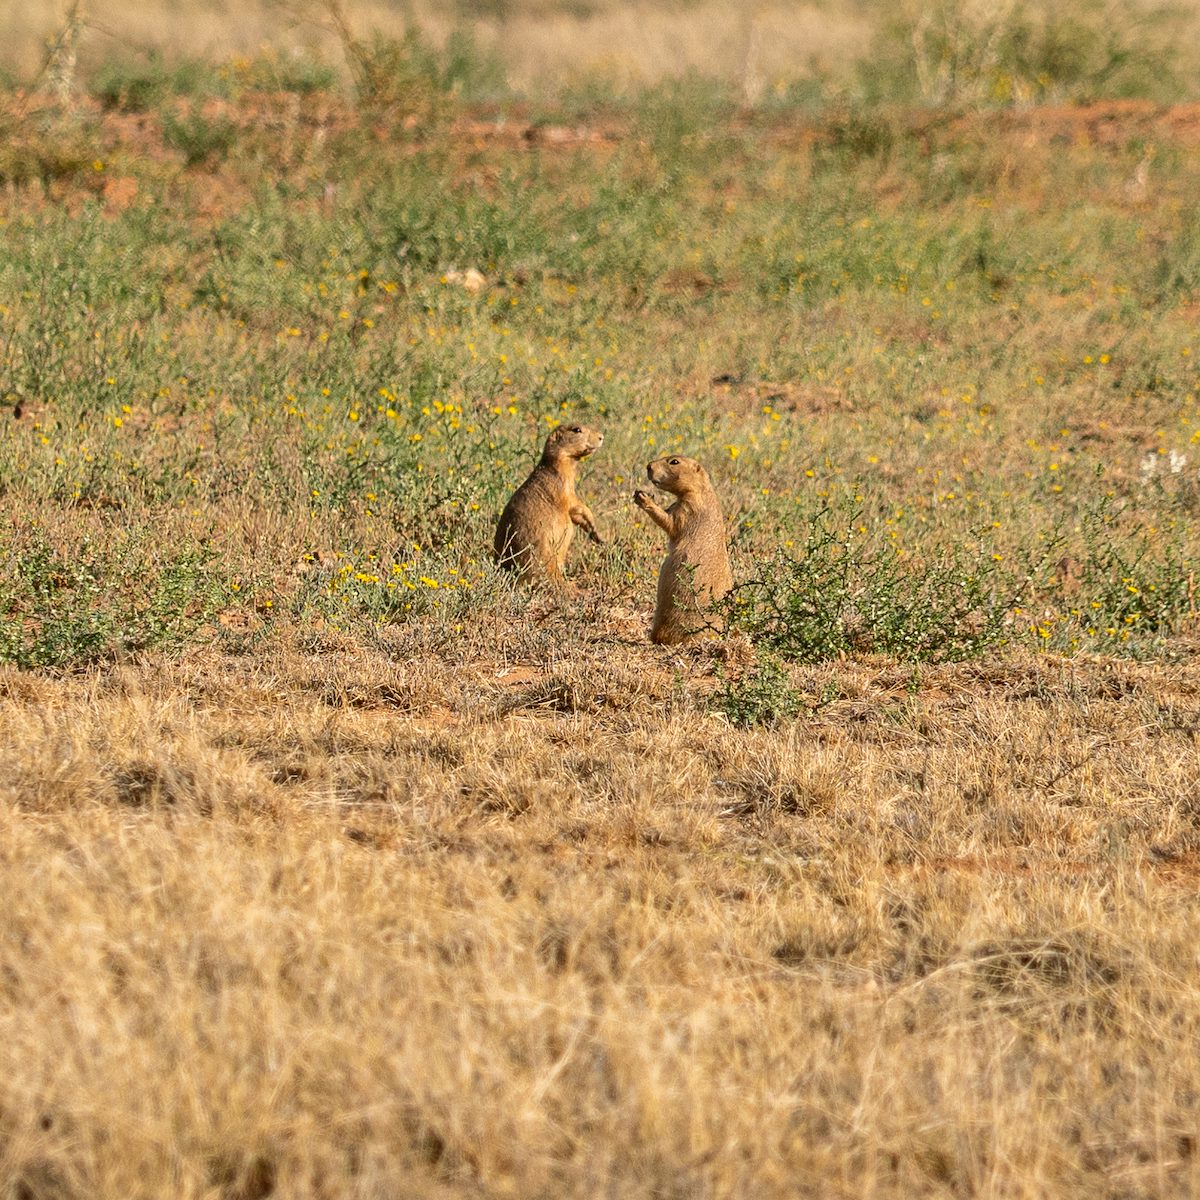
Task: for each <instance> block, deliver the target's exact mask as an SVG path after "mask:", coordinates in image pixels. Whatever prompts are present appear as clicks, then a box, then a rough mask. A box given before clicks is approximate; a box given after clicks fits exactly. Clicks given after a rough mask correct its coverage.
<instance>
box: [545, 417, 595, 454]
mask: <svg viewBox="0 0 1200 1200" xmlns="http://www.w3.org/2000/svg"><path fill="white" fill-rule="evenodd" d="M603 441H604V434H602V433H601V432H600V430H598V429H593V428H592V427H591V426H590V425H559V426H558V428H557V429H555V430H553V431H552V432H551V434H550V436H549V437H548V438H547V439H546V448H545V450H543V451H542V458H543V459H544V460H545V461H547V462H553V461H554V460H555V459H559V458H574V459H580V458H587V456H588V455H589V454H591V453H592V452H593V451H595V450H599V449H600V446H601V444H602V443H603Z"/></svg>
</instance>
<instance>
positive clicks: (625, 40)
mask: <svg viewBox="0 0 1200 1200" xmlns="http://www.w3.org/2000/svg"><path fill="white" fill-rule="evenodd" d="M345 9H346V11H347V14H348V15H349V17H350V18H351V20H352V21H353V24H354V26H355V28H356V29H358V30H360V31H364V32H365V31H366V30H377V31H379V32H380V33H383V34H385V35H392V36H395V35H397V34H400V33H402V32H403V31H404V29H405V28H406V26H407V24H408V22H409V21H410V20H414V21H416V22H417V23H418V24H419V25H420V27H421V28H422V29H424V30H426V31H427V32H428V33H429V34H430V35H431V36H433V37H434V38H435V39H437V40H442V39H444V38H445V37H446V36H447V34H448V33H449V32H450V31H451V30H452V29H459V28H469V29H471V31H472V32H473V33H474V34H475V35H476V37H477V38H478V40H479V43H480V45H481V46H483V47H485V48H486V49H488V50H490V51H494V52H495V53H496V54H497V55H498V56H499V57H500V58H501V60H502V61H503V63H504V68H505V72H506V74H507V76H508V79H509V82H510V84H511V85H512V86H514V87H517V88H520V89H522V90H526V91H532V92H535V93H537V92H544V91H546V90H549V89H553V88H555V87H558V86H561V85H563V84H564V83H567V82H572V81H575V80H578V79H579V77H580V76H581V75H587V74H593V75H597V76H600V77H602V78H603V79H604V81H605V83H606V84H608V85H612V84H614V83H615V84H618V85H620V86H631V85H634V84H638V83H644V82H649V81H654V80H658V79H662V78H664V77H669V76H675V75H681V74H685V73H686V72H688V71H702V72H704V73H706V74H711V75H714V76H717V77H721V78H726V79H732V80H735V81H738V82H739V83H741V82H745V83H746V84H747V85H748V86H749V87H751V88H753V89H756V90H757V89H759V88H761V87H763V86H766V85H768V84H769V83H772V82H774V81H775V80H776V79H778V78H789V79H790V78H794V77H795V76H796V75H797V74H808V73H810V72H811V70H812V69H813V68H814V66H820V65H823V66H825V67H828V66H829V65H830V64H833V63H838V62H844V61H847V60H849V59H851V58H853V57H855V56H856V55H857V53H858V52H859V51H860V50H861V48H862V44H863V41H864V40H865V39H866V38H868V37H869V36H870V32H871V30H872V28H873V22H872V20H871V19H870V18H868V17H866V16H864V15H863V14H862V13H861V12H859V11H857V10H856V9H855V8H854V6H852V5H849V4H846V3H844V2H842V0H837V2H836V3H828V4H820V5H818V4H806V5H791V4H779V3H774V4H759V5H755V6H754V7H753V8H750V7H747V6H743V5H741V4H737V3H730V2H729V0H708V2H707V3H703V4H697V5H689V6H686V7H677V6H673V5H668V4H650V5H645V4H639V5H633V4H628V3H597V4H589V5H583V6H575V7H572V6H570V5H566V6H563V5H558V4H553V3H551V4H540V5H539V4H521V5H513V6H511V10H509V9H508V7H507V6H503V5H501V6H498V8H497V15H492V16H483V17H475V18H473V19H467V20H464V17H463V14H462V12H461V11H460V10H459V9H457V8H456V7H455V6H454V5H452V4H438V3H434V2H430V0H426V2H424V3H416V4H409V5H404V6H397V5H394V4H385V3H381V2H380V0H366V2H358V3H348V4H346V5H345ZM86 12H87V21H88V28H89V29H90V31H91V32H90V35H89V36H88V37H87V38H86V39H85V45H84V47H83V56H84V62H85V64H86V63H88V62H95V61H96V60H97V59H102V58H104V57H106V56H112V55H113V54H114V53H120V52H122V51H125V52H130V51H135V52H145V51H147V50H158V51H160V52H165V53H167V54H169V55H179V54H181V53H187V54H193V55H194V54H197V53H199V54H203V55H206V56H209V57H216V58H222V57H230V56H234V55H246V54H254V53H256V52H258V51H259V50H260V49H261V48H262V47H263V46H271V47H274V48H276V49H279V50H283V51H290V50H296V49H301V50H306V51H315V52H317V53H320V54H322V55H323V56H325V57H326V58H328V59H329V60H331V61H337V60H338V59H339V58H340V47H339V44H338V40H337V37H336V35H335V34H334V33H333V32H332V30H331V29H330V27H329V22H328V20H327V18H326V16H325V14H324V12H323V9H322V5H321V4H320V3H319V2H308V3H305V2H302V0H297V2H295V3H283V4H281V3H277V2H273V0H252V2H251V3H248V4H241V5H237V6H236V7H234V6H228V7H226V6H223V5H210V4H206V5H199V4H186V5H183V6H179V5H176V4H169V5H168V4H160V3H154V2H152V3H144V4H138V5H136V6H134V7H133V8H132V10H131V9H130V7H129V6H128V5H126V6H121V5H118V4H114V3H113V2H112V0H92V2H91V3H89V4H88V5H87V9H86ZM60 20H61V6H60V5H58V4H56V3H53V2H52V0H39V2H37V3H32V4H24V3H20V2H19V0H4V3H2V4H0V29H4V30H6V31H7V35H8V36H7V37H6V39H5V46H4V50H3V52H2V53H0V62H3V63H4V64H5V65H6V66H8V67H9V68H10V69H14V70H16V71H18V72H20V73H25V74H27V73H29V72H30V71H31V70H32V69H33V68H34V67H35V66H36V65H37V63H38V62H39V61H40V58H41V54H42V50H43V39H44V38H45V37H46V36H47V34H48V33H49V32H50V31H51V30H53V29H54V28H56V26H57V23H58V22H59V21H60Z"/></svg>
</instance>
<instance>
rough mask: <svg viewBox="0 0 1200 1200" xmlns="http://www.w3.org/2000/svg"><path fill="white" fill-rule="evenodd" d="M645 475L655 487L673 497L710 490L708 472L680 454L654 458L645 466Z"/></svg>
mask: <svg viewBox="0 0 1200 1200" xmlns="http://www.w3.org/2000/svg"><path fill="white" fill-rule="evenodd" d="M646 474H647V476H648V477H649V479H650V482H651V483H652V484H654V486H655V487H658V488H662V490H663V491H664V492H670V493H671V494H672V495H675V496H686V495H689V494H693V493H696V492H704V491H709V490H711V488H712V483H711V482H710V480H709V478H708V472H707V471H706V470H705V469H704V468H703V467H702V466H701V465H700V463H698V462H697V461H696V460H695V459H694V458H685V457H684V456H683V455H682V454H671V455H669V456H668V457H666V458H656V459H655V460H654V461H653V462H652V463H649V464H648V465H647V467H646Z"/></svg>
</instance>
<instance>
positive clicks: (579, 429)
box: [567, 425, 583, 433]
mask: <svg viewBox="0 0 1200 1200" xmlns="http://www.w3.org/2000/svg"><path fill="white" fill-rule="evenodd" d="M567 432H568V433H582V432H583V427H582V426H581V425H572V426H571V428H570V429H568V430H567Z"/></svg>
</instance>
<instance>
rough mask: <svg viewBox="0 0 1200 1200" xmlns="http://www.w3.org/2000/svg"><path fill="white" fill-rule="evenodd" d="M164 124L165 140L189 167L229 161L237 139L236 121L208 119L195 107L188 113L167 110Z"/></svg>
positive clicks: (163, 117)
mask: <svg viewBox="0 0 1200 1200" xmlns="http://www.w3.org/2000/svg"><path fill="white" fill-rule="evenodd" d="M161 120H162V131H163V140H164V141H165V142H166V143H167V145H168V146H170V147H171V148H172V149H173V150H178V151H179V153H180V154H182V155H183V159H184V162H185V163H187V165H188V166H189V167H194V166H198V165H199V164H200V163H205V162H212V161H219V160H220V159H223V158H225V157H226V155H228V153H229V151H230V149H231V148H232V146H233V143H234V139H235V138H236V136H237V129H236V127H235V126H234V124H233V122H232V121H230V120H228V119H227V118H225V117H206V116H205V115H204V114H203V113H202V112H200V111H199V109H198V108H195V107H193V108H192V109H190V110H189V111H187V112H185V113H176V112H173V111H172V110H171V109H169V108H168V109H164V110H163V112H162V116H161Z"/></svg>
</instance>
